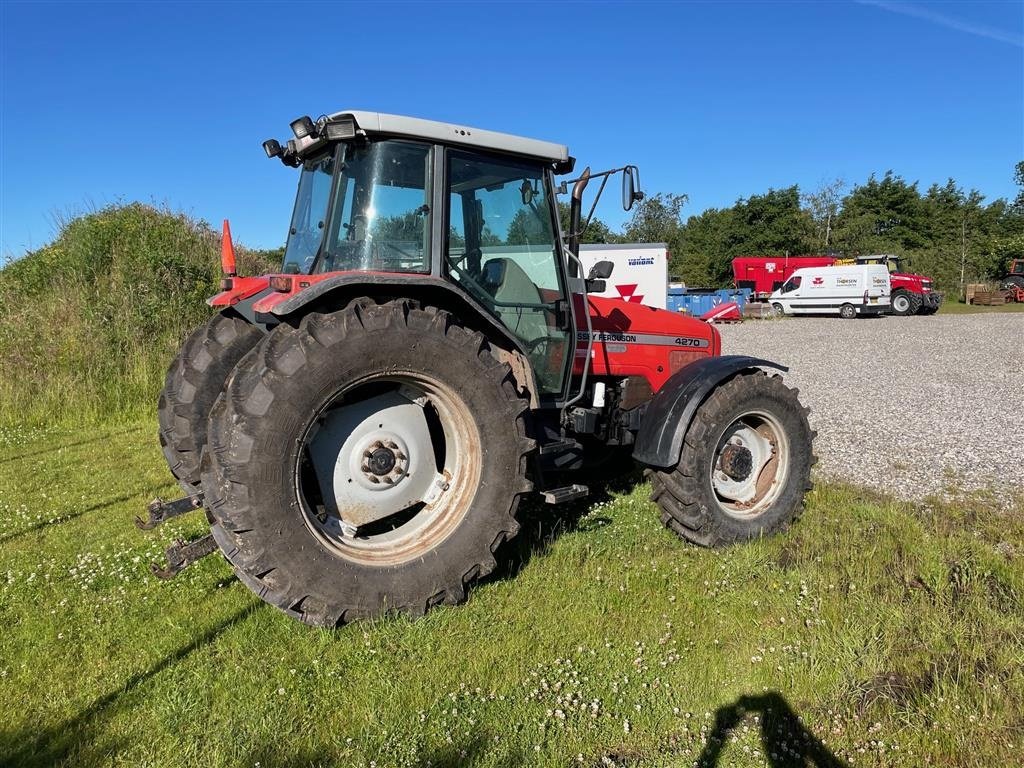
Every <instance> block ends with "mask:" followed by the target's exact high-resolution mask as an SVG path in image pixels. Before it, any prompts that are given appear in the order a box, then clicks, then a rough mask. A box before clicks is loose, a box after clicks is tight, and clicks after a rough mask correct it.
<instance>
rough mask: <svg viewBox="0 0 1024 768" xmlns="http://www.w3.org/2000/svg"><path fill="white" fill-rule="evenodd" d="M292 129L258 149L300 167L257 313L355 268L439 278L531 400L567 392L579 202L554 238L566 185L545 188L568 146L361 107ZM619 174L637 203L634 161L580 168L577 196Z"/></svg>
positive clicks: (627, 203)
mask: <svg viewBox="0 0 1024 768" xmlns="http://www.w3.org/2000/svg"><path fill="white" fill-rule="evenodd" d="M292 131H293V133H294V134H295V138H294V139H292V140H290V141H288V142H287V143H286V144H284V145H282V144H281V143H279V142H277V141H275V140H268V141H267V142H265V143H264V149H265V151H266V153H267V155H268V156H269V157H277V158H279V159H280V160H281V161H282V162H284V163H285V164H286V165H289V166H293V167H297V168H300V169H301V170H300V176H299V184H298V192H297V194H296V199H295V206H294V209H293V212H292V217H291V223H290V226H289V229H288V239H287V245H286V248H285V254H284V260H283V265H282V269H281V276H279V277H278V278H277V279H272V280H271V288H273V289H274V293H275V294H277V295H271V296H268V297H265V298H261V299H260V300H258V301H257V302H256V303H255V305H254V308H255V310H256V311H257V312H260V313H262V314H266V313H267V311H268V310H272V309H274V308H280V307H281V306H282V305H284V304H287V303H288V302H289V300H290V299H291V298H293V297H294V294H296V293H298V292H300V291H305V290H306V289H307V288H309V287H310V286H313V285H316V286H317V290H319V291H325V290H328V286H329V285H330V284H331V283H332V281H333V282H334V283H337V282H338V281H339V280H341V281H351V280H352V279H353V276H354V275H356V274H358V273H364V274H366V273H369V274H373V275H376V276H378V277H377V278H373V279H374V280H378V279H379V276H383V275H387V276H388V278H387V279H388V280H390V281H395V282H399V283H401V282H404V283H406V284H407V285H413V284H419V285H420V286H421V287H422V286H423V285H425V284H426V282H425V280H424V278H429V279H431V280H433V281H438V282H440V281H443V282H445V283H447V284H448V285H449V286H450V287H454V288H455V289H456V290H457V292H458V293H459V294H460V295H461V296H462V297H463V298H464V299H467V300H469V301H470V302H472V303H473V304H475V305H476V306H477V308H479V309H482V310H483V311H484V312H485V313H486V314H487V315H488V316H489V318H490V319H491V321H492V322H493V323H494V324H495V325H496V326H498V327H500V328H501V329H502V330H503V331H504V332H505V334H506V335H507V336H508V337H509V338H510V339H512V340H514V343H515V344H516V345H517V346H518V347H519V348H520V351H521V352H522V353H523V354H524V355H525V356H526V357H527V358H528V360H529V363H530V367H531V368H532V369H533V372H534V375H535V389H536V391H537V394H538V398H539V399H542V400H544V401H545V402H548V403H550V404H557V403H564V402H566V401H568V400H570V399H572V398H573V397H574V396H575V395H576V394H578V392H577V391H575V390H574V388H573V385H572V383H571V381H570V373H571V368H572V362H573V358H574V348H575V344H576V339H577V332H578V331H581V330H582V331H584V332H586V331H587V330H588V318H587V313H586V309H585V308H584V307H583V305H582V303H581V302H575V303H574V302H573V301H572V295H573V294H576V295H580V294H582V292H583V291H584V289H585V285H584V281H583V280H581V279H580V278H581V277H582V275H581V274H580V268H579V266H578V265H579V262H578V259H577V258H576V253H575V242H576V241H575V239H574V236H575V235H576V234H577V231H578V230H579V228H580V226H581V225H580V212H581V208H580V205H579V202H580V201H579V200H574V204H573V205H572V206H571V209H572V211H573V215H574V216H575V218H574V219H573V223H572V226H571V229H572V230H573V232H570V233H568V234H567V235H566V234H564V233H563V232H562V231H561V229H560V224H559V217H558V207H557V202H556V199H557V198H556V196H557V194H558V192H559V190H560V189H561V190H563V191H564V190H566V185H565V184H562V185H559V186H557V187H556V185H555V181H554V178H555V176H556V175H558V174H565V173H568V172H569V171H571V170H572V168H573V165H574V160H573V158H571V157H570V156H569V153H568V149H567V147H565V146H564V145H560V144H553V143H550V142H545V141H538V140H535V139H528V138H524V137H518V136H512V135H508V134H501V133H495V132H492V131H481V130H477V129H470V128H464V127H461V126H454V125H450V124H446V123H439V122H435V121H429V120H420V119H417V118H410V117H401V116H397V115H385V114H379V113H367V112H341V113H336V114H334V115H331V116H329V117H322V118H320V119H319V120H318V121H316V122H314V121H312V120H311V119H310V118H307V117H303V118H299V119H298V120H296V121H294V122H293V123H292ZM619 172H622V174H623V181H624V184H623V203H624V207H625V208H626V209H627V210H628V209H629V208H630V207H631V206H632V204H633V202H634V201H636V200H638V199H641V198H642V193H640V192H639V190H637V189H636V185H637V183H638V179H637V174H636V169H635V168H633V167H631V166H627V167H626V168H619V169H615V170H612V171H607V172H604V173H600V174H593V175H591V174H589V171H587V172H586V173H585V174H584V177H583V178H582V180H575V181H576V182H577V186H578V187H579V189H578V190H576V189H574V192H577V193H578V194H577V197H580V196H581V195H582V191H583V189H584V188H585V186H586V184H587V182H588V181H589V179H590V178H598V177H603V182H602V191H603V188H604V182H606V181H607V177H608V176H610V175H611V174H615V173H619ZM595 205H596V201H595ZM564 238H567V239H568V243H569V244H568V246H567V244H566V239H564ZM603 269H604V271H603V272H602V274H604V276H607V274H608V273H609V272H608V269H607V267H604V268H603ZM291 276H295V277H291ZM233 282H234V283H235V285H234V286H233V287H234V288H237V287H238V285H237V284H238V282H239V280H238V279H237V278H236V279H235V280H234V281H233ZM224 301H225V297H223V296H222V297H215V299H214V300H213V301H212V302H211V303H213V304H214V305H219V304H222V303H224ZM228 301H230V299H228ZM293 303H294V302H293ZM289 307H290V309H291V308H292V307H291V305H289Z"/></svg>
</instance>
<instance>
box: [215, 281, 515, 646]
mask: <svg viewBox="0 0 1024 768" xmlns="http://www.w3.org/2000/svg"><path fill="white" fill-rule="evenodd" d="M391 370H405V371H410V372H418V373H421V374H423V375H424V376H430V377H434V378H435V380H437V381H440V382H443V383H445V384H446V385H448V386H449V388H450V389H451V390H452V391H454V392H455V393H456V394H457V397H458V399H459V400H460V401H461V406H462V407H464V408H465V409H467V410H468V411H469V412H470V415H471V418H472V421H473V422H474V423H475V425H476V426H477V429H478V431H479V440H480V443H479V444H480V446H481V449H482V450H481V451H480V457H479V460H480V462H481V478H483V481H482V482H480V483H479V484H478V486H477V487H476V489H475V490H473V491H472V496H471V497H470V499H471V500H470V501H469V503H468V511H467V512H466V514H465V515H464V516H463V517H462V518H461V519H460V520H459V521H458V523H457V525H456V527H455V528H454V529H453V530H452V531H451V532H450V533H449V534H448V535H447V537H446V538H443V539H441V540H440V541H439V542H437V543H436V544H435V545H434V546H433V547H432V548H430V549H427V550H425V551H424V552H423V554H422V555H421V556H419V557H418V558H414V559H411V560H406V561H404V562H400V563H397V564H391V565H384V564H376V563H367V562H357V561H355V560H353V559H349V558H345V557H343V556H341V555H339V554H337V553H335V552H333V551H331V549H330V548H329V547H328V546H326V545H325V544H324V543H323V542H322V541H321V540H320V539H318V538H317V537H316V536H315V535H314V533H313V532H312V531H311V530H310V528H309V526H308V525H307V523H306V521H305V518H304V515H303V512H302V507H301V506H300V501H299V500H298V497H297V493H296V491H295V478H294V475H295V471H296V470H295V467H296V466H297V463H298V458H299V451H300V450H302V446H301V436H302V435H304V434H305V432H306V429H307V427H308V425H309V424H310V423H311V422H312V420H313V419H314V418H315V417H316V416H317V414H319V413H320V412H321V411H322V409H323V408H325V407H326V406H327V404H328V403H329V402H330V401H331V399H332V398H333V397H334V395H335V393H337V392H338V391H339V390H340V389H341V388H342V387H344V386H345V385H346V384H347V383H349V382H352V381H357V380H359V379H360V378H362V377H365V376H368V375H373V374H379V373H381V372H383V371H391ZM528 414H529V399H528V395H527V394H526V393H525V392H524V391H522V390H521V388H520V387H518V386H517V384H516V382H515V379H514V377H513V374H512V371H511V368H510V367H509V366H508V365H507V364H505V363H500V362H498V360H496V359H495V357H494V356H493V355H492V353H491V351H490V347H489V345H488V343H487V341H486V340H485V339H484V337H483V336H482V335H481V334H479V333H475V332H473V331H469V330H467V329H465V328H463V327H462V326H461V325H459V324H458V323H457V321H456V320H455V319H454V318H453V317H452V316H451V315H450V314H449V313H447V312H445V311H442V310H438V309H435V308H422V309H421V308H417V307H415V306H414V305H412V304H411V303H409V302H405V301H393V302H389V303H387V304H381V305H376V304H371V305H349V306H348V307H346V308H345V309H342V310H340V311H337V312H333V313H331V314H327V315H321V314H313V315H310V316H307V317H306V318H304V319H303V321H302V323H301V324H300V326H299V327H298V328H292V327H289V326H279V327H278V328H277V329H275V330H274V331H273V332H271V333H270V334H269V335H268V336H267V338H266V339H265V340H264V341H263V342H262V343H261V344H260V345H259V346H257V347H256V348H255V349H254V350H253V351H252V352H250V353H249V355H248V356H247V357H246V358H245V359H244V360H242V361H241V363H239V365H238V366H237V367H236V369H235V372H234V374H232V376H231V378H230V380H229V381H228V386H227V389H226V391H225V393H224V394H223V395H222V396H221V397H220V398H219V399H218V401H217V403H216V404H215V406H214V409H213V412H212V413H211V416H210V425H209V430H210V442H209V446H208V448H207V451H206V452H205V453H204V458H203V489H204V492H205V493H206V498H207V504H208V508H209V512H210V518H211V527H212V530H213V535H214V538H215V539H216V541H217V543H218V545H219V546H220V549H221V551H222V552H223V553H224V555H225V557H227V559H228V560H229V561H230V563H231V565H232V566H233V568H234V570H235V573H236V574H237V575H238V577H239V579H241V581H242V582H243V583H245V584H246V585H247V586H248V587H249V588H250V589H252V591H253V592H255V593H256V594H257V595H258V596H259V597H260V598H262V599H263V600H265V601H266V602H268V603H270V604H271V605H274V606H276V607H277V608H279V609H281V610H282V611H284V612H285V613H287V614H289V615H291V616H293V617H294V618H297V619H299V620H301V621H303V622H305V623H307V624H311V625H314V626H327V627H334V626H338V625H341V624H344V623H348V622H350V621H352V620H355V619H362V618H368V617H374V616H380V615H384V614H387V613H392V612H402V613H405V614H408V615H410V616H420V615H422V614H423V613H425V612H426V611H427V610H429V609H430V608H431V607H433V606H435V605H438V604H441V603H445V604H449V605H454V604H457V603H461V602H462V601H463V600H465V598H466V591H467V587H468V586H469V585H470V584H471V583H472V582H474V581H476V580H477V579H479V578H481V577H483V576H486V575H487V574H489V573H490V572H491V571H492V570H493V569H494V568H495V566H496V560H495V553H496V552H497V550H498V548H499V547H500V546H501V545H502V544H503V543H504V542H505V541H507V540H509V539H511V538H513V537H514V536H515V535H516V533H517V532H518V530H519V523H518V522H517V520H516V512H517V508H518V505H519V500H520V497H521V495H522V494H524V493H527V492H529V491H530V490H532V484H531V483H530V481H529V479H528V477H527V473H528V468H529V466H530V456H531V454H532V453H533V451H534V448H535V442H534V441H533V440H532V439H530V438H529V437H528V435H527V418H528Z"/></svg>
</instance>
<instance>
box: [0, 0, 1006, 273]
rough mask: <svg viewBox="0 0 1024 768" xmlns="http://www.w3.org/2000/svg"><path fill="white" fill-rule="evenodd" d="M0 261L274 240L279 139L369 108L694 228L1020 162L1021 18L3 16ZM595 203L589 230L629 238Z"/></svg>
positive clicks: (697, 13)
mask: <svg viewBox="0 0 1024 768" xmlns="http://www.w3.org/2000/svg"><path fill="white" fill-rule="evenodd" d="M0 57H2V60H0V65H2V71H0V78H2V83H0V85H2V93H0V107H2V109H0V150H2V155H0V163H2V165H0V194H2V200H0V228H2V231H0V253H2V254H3V255H6V256H8V257H10V256H18V255H20V254H22V253H24V251H25V249H26V248H29V247H33V248H34V247H38V246H40V245H42V244H44V243H45V242H47V241H49V240H50V239H52V237H53V236H54V234H55V232H54V221H55V220H57V219H59V218H60V217H66V216H67V215H70V214H74V213H77V212H81V211H84V210H89V209H91V208H95V207H99V206H102V205H105V204H107V203H111V202H117V201H130V200H142V201H147V202H154V203H158V204H166V205H168V206H170V207H171V208H173V209H176V210H184V211H186V212H188V213H191V214H193V215H196V216H199V217H202V218H205V219H207V220H208V221H211V222H213V223H214V224H215V225H217V224H219V222H220V220H221V219H223V218H225V217H227V218H230V219H231V223H232V230H233V232H234V234H235V237H236V239H237V240H239V241H241V242H243V243H246V244H248V245H252V246H257V247H274V246H277V245H281V244H282V243H283V241H284V237H285V230H286V227H287V222H288V218H289V215H290V210H291V203H292V198H293V196H294V185H295V182H296V176H295V173H294V172H293V171H291V170H290V169H286V168H285V167H284V166H282V165H281V164H280V163H278V162H276V161H273V162H271V161H268V160H266V159H265V158H264V156H263V153H262V150H261V149H260V143H261V141H262V140H263V139H265V138H267V137H271V136H274V137H278V138H285V137H286V136H287V134H288V122H289V121H290V120H292V119H293V118H295V117H297V116H299V115H302V114H310V115H312V116H314V117H315V116H316V115H318V114H321V113H323V112H332V111H336V110H339V109H368V110H376V111H383V112H397V113H403V114H410V115H416V116H419V117H428V118H434V119H440V120H450V121H452V122H459V123H463V124H467V125H471V126H478V127H481V128H490V129H494V130H501V131H507V132H510V133H520V134H524V135H527V136H534V137H537V138H542V139H549V140H553V141H558V142H563V143H566V144H568V145H569V147H570V151H571V152H572V153H573V154H574V155H575V156H576V157H577V158H579V161H580V167H582V165H585V164H589V165H591V167H593V168H594V169H595V170H597V169H600V168H607V167H611V166H617V165H623V164H625V163H627V162H630V163H635V164H637V165H639V166H640V171H641V180H642V182H643V187H644V189H645V190H646V191H648V192H658V191H661V192H675V193H686V194H687V195H689V198H690V202H689V203H688V204H687V206H686V208H685V209H684V213H685V214H687V215H689V214H693V213H699V212H700V211H702V210H704V209H705V208H708V207H712V206H714V207H721V206H728V205H731V204H732V203H733V202H734V201H735V200H736V199H737V198H740V197H745V196H748V195H750V194H757V193H760V192H764V191H765V190H767V189H768V188H769V187H781V186H788V185H790V184H793V183H798V184H800V185H801V187H803V188H808V189H810V188H814V187H816V186H817V185H818V184H820V183H821V182H822V181H825V180H829V179H832V178H836V177H842V178H845V179H847V180H848V181H852V182H863V181H864V180H866V178H867V177H868V174H870V173H871V172H876V173H879V174H881V173H884V172H885V171H886V170H887V169H893V170H894V171H895V172H897V173H899V174H901V175H902V176H904V177H905V178H907V179H909V180H917V181H919V182H920V184H921V186H922V187H927V186H928V185H929V184H931V183H932V182H944V181H945V180H946V179H947V178H948V177H950V176H952V177H953V178H955V179H956V180H957V182H959V183H960V184H961V185H963V186H965V187H968V188H971V187H973V188H977V189H978V190H980V191H981V192H982V193H983V194H985V195H986V196H987V197H988V198H989V199H992V198H995V197H1009V196H1012V195H1013V194H1014V192H1015V187H1014V184H1013V165H1014V164H1015V163H1016V162H1018V161H1019V160H1021V159H1024V3H1022V2H1019V1H1017V2H989V3H986V2H970V3H966V2H946V3H921V2H918V3H896V2H871V3H867V2H864V3H856V2H821V3H810V2H807V3H770V2H758V3H724V2H723V3H713V4H712V3H668V2H660V3H651V4H644V3H639V2H634V3H629V4H619V3H590V2H575V3H555V2H549V3H536V4H531V3H516V4H502V3H483V2H480V3H452V4H443V3H393V4H388V3H365V2H362V3H355V4H340V3H339V4H330V3H320V4H309V5H302V4H298V3H281V4H275V3H260V4H244V3H230V4H216V3H184V2H181V3H173V4H171V3H164V4H160V3H144V4H137V5H134V4H127V3H120V4H94V3H82V2H79V3H72V4H61V3H16V2H10V0H7V1H6V2H2V3H0ZM616 191H617V190H613V194H610V195H607V197H608V204H607V205H602V207H601V208H600V209H599V215H601V216H602V217H603V218H605V220H606V221H608V222H609V223H610V224H612V225H613V226H618V225H620V224H621V223H622V221H623V220H624V219H625V214H623V213H622V211H621V209H620V208H617V207H616V203H615V202H614V201H615V200H616V199H617V198H618V195H617V194H615V193H614V192H616Z"/></svg>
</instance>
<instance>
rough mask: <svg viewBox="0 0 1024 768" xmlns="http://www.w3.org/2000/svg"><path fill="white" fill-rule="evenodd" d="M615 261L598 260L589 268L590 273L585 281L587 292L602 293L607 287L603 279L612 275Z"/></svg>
mask: <svg viewBox="0 0 1024 768" xmlns="http://www.w3.org/2000/svg"><path fill="white" fill-rule="evenodd" d="M614 268H615V263H614V262H611V261H599V262H597V264H595V265H594V266H592V267H591V268H590V274H589V275H587V279H586V281H585V285H586V289H587V293H603V292H604V291H605V289H606V288H607V284H606V283H605V280H606V279H607V278H609V277H611V276H612V270H613V269H614Z"/></svg>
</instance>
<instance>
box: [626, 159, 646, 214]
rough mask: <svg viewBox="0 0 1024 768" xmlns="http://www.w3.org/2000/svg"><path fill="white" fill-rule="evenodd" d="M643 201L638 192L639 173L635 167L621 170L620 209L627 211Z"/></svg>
mask: <svg viewBox="0 0 1024 768" xmlns="http://www.w3.org/2000/svg"><path fill="white" fill-rule="evenodd" d="M643 199H644V193H643V192H641V191H640V171H639V169H637V167H636V166H635V165H627V166H626V167H625V168H623V169H622V209H623V210H624V211H628V210H630V209H631V208H632V207H633V203H635V202H637V201H638V200H643Z"/></svg>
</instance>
